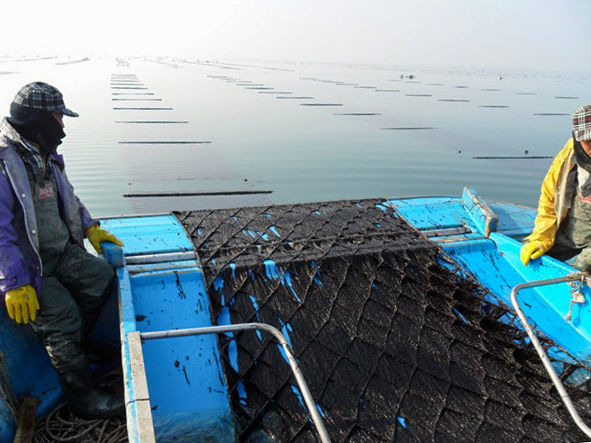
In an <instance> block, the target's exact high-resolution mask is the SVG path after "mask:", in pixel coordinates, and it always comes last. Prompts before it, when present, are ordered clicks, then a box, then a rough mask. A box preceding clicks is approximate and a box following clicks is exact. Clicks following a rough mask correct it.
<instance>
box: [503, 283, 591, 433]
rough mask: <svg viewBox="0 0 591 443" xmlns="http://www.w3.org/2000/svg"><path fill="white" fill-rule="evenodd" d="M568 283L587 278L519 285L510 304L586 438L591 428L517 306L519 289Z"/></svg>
mask: <svg viewBox="0 0 591 443" xmlns="http://www.w3.org/2000/svg"><path fill="white" fill-rule="evenodd" d="M569 281H580V282H582V283H583V284H586V283H587V276H585V275H583V274H574V275H569V276H567V277H561V278H550V279H547V280H538V281H533V282H524V283H520V284H518V285H517V286H515V287H514V288H513V289H512V290H511V303H513V307H514V308H515V311H516V312H517V315H518V316H519V319H520V320H521V323H523V326H524V328H525V331H526V332H527V335H529V338H530V339H531V342H532V344H533V345H534V348H536V351H537V352H538V355H539V356H540V359H541V360H542V363H543V364H544V367H545V368H546V372H548V375H550V378H551V379H552V383H554V386H555V387H556V390H557V391H558V394H559V395H560V398H561V399H562V402H563V403H564V405H565V406H566V409H567V410H568V412H569V413H570V415H571V417H572V418H573V420H574V422H575V423H576V425H577V426H578V427H579V429H581V431H583V432H584V433H585V434H586V435H587V437H591V428H589V427H588V426H587V425H586V424H585V422H583V420H582V419H581V417H580V416H579V414H578V412H577V410H576V409H575V406H574V405H573V402H572V400H571V398H570V396H569V395H568V393H567V392H566V389H565V388H564V385H563V384H562V381H561V380H560V377H558V375H557V374H556V371H555V370H554V368H553V367H552V363H551V362H550V358H549V357H548V354H546V351H545V350H544V348H543V347H542V345H541V344H540V341H539V340H538V337H537V336H536V334H535V333H534V331H533V329H532V327H531V326H530V324H529V323H528V321H527V319H526V317H525V314H524V313H523V311H522V310H521V307H520V306H519V302H518V301H517V293H518V292H519V291H520V290H521V289H525V288H532V287H537V286H546V285H553V284H556V283H564V282H569Z"/></svg>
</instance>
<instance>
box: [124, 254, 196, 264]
mask: <svg viewBox="0 0 591 443" xmlns="http://www.w3.org/2000/svg"><path fill="white" fill-rule="evenodd" d="M196 259H197V255H196V254H195V251H183V252H163V253H160V254H138V255H127V256H125V264H128V265H145V264H152V263H166V262H169V261H184V260H196Z"/></svg>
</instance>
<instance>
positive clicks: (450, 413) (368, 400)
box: [175, 200, 591, 442]
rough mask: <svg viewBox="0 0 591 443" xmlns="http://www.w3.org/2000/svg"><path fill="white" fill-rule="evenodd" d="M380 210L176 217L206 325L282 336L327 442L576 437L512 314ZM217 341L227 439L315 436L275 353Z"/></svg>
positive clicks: (254, 338)
mask: <svg viewBox="0 0 591 443" xmlns="http://www.w3.org/2000/svg"><path fill="white" fill-rule="evenodd" d="M383 201H384V200H362V201H338V202H326V203H307V204H296V205H284V206H271V207H266V208H242V209H229V210H216V211H189V212H178V213H175V215H176V216H177V218H178V219H179V220H180V222H181V223H182V224H183V225H184V227H185V229H186V231H187V232H188V233H189V235H190V237H191V239H192V241H193V244H194V245H195V248H196V250H197V253H198V255H199V259H200V261H201V265H202V267H203V271H204V276H205V280H206V284H207V288H208V294H209V296H210V300H211V310H212V316H213V318H214V321H216V319H219V318H220V316H224V315H225V314H227V313H228V312H229V315H230V318H231V321H232V323H240V322H263V323H268V324H271V325H273V326H275V327H277V328H279V329H282V330H283V331H284V332H286V333H287V335H288V336H289V339H290V341H291V345H292V348H293V350H294V353H295V355H296V358H297V359H298V362H299V364H300V366H301V368H302V372H303V375H304V377H305V379H306V381H307V383H308V385H309V387H310V390H311V392H312V396H313V398H314V399H315V401H316V402H317V403H318V405H319V407H320V409H321V411H322V413H323V415H324V416H325V418H324V420H325V424H326V427H327V430H328V432H329V434H330V436H331V438H332V439H333V441H392V440H396V441H435V440H437V441H475V440H477V441H523V440H531V441H577V440H578V441H580V440H582V439H584V435H583V434H581V433H580V432H579V431H578V429H577V428H576V426H575V425H574V423H573V422H572V420H571V419H570V416H568V414H567V412H566V410H565V408H564V407H563V405H562V402H561V401H560V399H559V397H558V395H557V394H556V391H555V390H554V388H553V386H552V384H551V382H550V380H549V378H548V376H547V374H546V372H545V370H544V368H543V366H542V364H541V362H540V361H539V358H538V356H537V354H535V351H534V350H533V349H532V348H531V347H529V346H526V345H525V342H524V338H525V333H524V332H523V331H521V330H519V329H518V328H517V327H516V326H515V325H514V323H513V322H514V316H513V314H512V313H511V312H510V311H509V310H508V309H506V308H504V307H502V306H497V305H495V304H492V303H489V302H488V301H486V300H485V297H491V296H492V295H491V294H490V293H488V292H487V291H486V290H485V289H483V288H482V287H481V286H480V285H478V284H477V283H476V282H474V281H473V280H471V279H470V278H460V277H458V273H457V271H458V268H457V265H455V264H454V263H453V262H452V261H451V259H449V257H447V256H446V255H445V254H444V253H443V251H442V250H441V249H439V248H438V247H437V245H435V244H434V243H432V242H430V241H429V240H427V239H426V238H424V237H423V236H421V235H420V234H419V233H418V232H417V231H416V230H415V229H414V228H412V227H411V226H409V225H408V224H407V223H406V222H405V221H404V220H403V219H401V218H399V217H397V216H396V215H394V214H393V211H392V209H390V208H387V207H385V206H383V205H382V204H381V202H383ZM266 260H272V261H273V262H274V263H275V264H276V267H273V266H272V265H271V263H270V262H268V261H266ZM442 260H443V262H442ZM445 261H447V262H448V263H445ZM501 318H503V321H501V320H500V319H501ZM507 319H509V320H507ZM219 337H220V340H219V344H220V349H221V355H222V359H223V362H224V371H225V374H226V377H227V381H228V387H229V391H230V395H231V400H232V407H233V410H234V412H235V414H236V418H237V421H238V424H239V427H238V429H239V430H238V432H239V435H238V438H239V439H240V440H242V441H244V440H247V441H248V440H256V439H257V438H260V436H261V435H271V436H273V438H275V439H276V441H282V442H283V441H316V439H317V437H316V433H315V430H314V427H313V425H312V422H311V420H310V416H309V414H308V412H307V410H306V408H305V407H304V405H303V402H302V401H301V400H300V397H299V396H298V394H299V390H298V389H297V388H296V387H297V384H296V382H295V379H294V378H293V376H292V374H291V371H290V369H289V367H288V365H287V363H286V361H285V360H284V357H283V356H282V354H281V352H280V350H279V348H278V345H277V343H276V342H275V341H274V340H273V339H271V338H270V337H269V336H267V335H264V333H263V334H262V335H260V336H259V335H257V334H256V333H254V332H244V333H240V334H238V335H237V336H235V337H234V339H232V338H231V337H227V336H219ZM236 344H237V355H238V365H237V367H234V366H235V365H234V366H233V364H232V362H231V359H230V355H232V354H234V349H235V348H236V346H235V345H236ZM549 344H551V343H549V342H548V341H545V345H546V346H548V345H549ZM576 368H577V366H576V365H565V374H570V373H571V372H572V371H573V370H574V369H576ZM572 391H573V392H572V394H573V396H574V399H575V402H576V405H577V408H578V409H579V411H580V413H581V414H582V415H583V417H584V418H587V419H588V418H589V411H590V410H591V407H590V405H589V401H588V400H587V398H586V397H587V396H586V394H585V393H584V392H582V391H576V390H572ZM245 393H246V396H245ZM245 397H246V398H245Z"/></svg>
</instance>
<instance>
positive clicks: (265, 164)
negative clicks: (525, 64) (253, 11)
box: [0, 57, 591, 215]
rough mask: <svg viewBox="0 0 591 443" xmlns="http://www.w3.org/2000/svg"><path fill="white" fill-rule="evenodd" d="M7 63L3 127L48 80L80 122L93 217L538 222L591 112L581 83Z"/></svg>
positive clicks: (72, 140)
mask: <svg viewBox="0 0 591 443" xmlns="http://www.w3.org/2000/svg"><path fill="white" fill-rule="evenodd" d="M0 63H1V65H0V67H1V68H2V69H1V70H0V74H2V75H1V76H0V82H2V88H0V101H1V103H4V106H5V108H4V109H5V112H8V107H9V104H10V101H11V100H12V98H13V96H14V94H15V93H16V91H17V90H18V89H19V88H20V87H21V86H22V85H23V84H24V83H27V82H30V81H38V80H42V81H46V82H49V83H52V84H54V85H55V86H57V87H58V88H60V89H61V90H62V92H63V93H64V96H65V100H66V104H67V105H68V107H70V108H71V109H73V110H75V111H77V112H79V113H80V118H77V119H72V118H69V119H66V133H67V134H68V136H67V137H66V139H65V141H64V144H63V145H62V146H61V147H60V150H61V152H62V153H63V154H64V155H65V157H66V162H67V171H68V174H69V176H70V179H71V181H72V182H73V183H74V186H75V187H76V190H77V193H78V195H79V196H80V197H81V199H82V200H83V201H84V202H85V203H86V205H87V206H88V207H89V208H90V210H91V211H92V212H93V214H95V215H116V214H124V213H153V212H167V211H169V210H173V209H197V208H216V207H233V206H243V205H266V204H272V203H287V202H297V201H312V200H333V199H350V198H365V197H384V198H393V197H399V196H412V195H458V194H459V193H460V192H461V190H462V188H463V186H465V185H470V186H473V187H475V188H476V189H477V190H478V192H479V193H480V194H482V195H483V196H484V197H485V198H491V199H500V200H507V201H513V202H516V203H522V204H526V205H530V206H534V205H535V204H536V201H537V198H538V193H539V189H540V185H541V181H542V179H543V176H544V174H545V171H546V170H547V168H548V166H549V165H550V162H551V159H552V157H553V156H554V155H555V154H556V153H557V152H558V150H559V149H560V148H561V147H562V146H563V144H564V142H565V141H566V140H567V138H568V137H569V134H570V115H571V114H572V112H573V111H574V109H576V108H577V107H578V106H581V105H584V104H588V103H591V94H590V92H591V86H589V85H590V82H589V76H586V75H583V74H574V73H548V72H537V73H536V72H504V73H503V75H502V80H500V79H499V73H498V72H487V71H485V70H459V69H421V70H413V71H412V74H411V70H410V69H408V68H404V69H402V68H400V69H395V68H387V67H384V66H374V67H372V66H357V65H336V64H331V65H329V64H282V63H274V64H271V63H265V64H264V65H260V64H255V63H218V62H207V61H199V60H169V59H130V60H124V59H117V60H115V59H111V58H90V59H89V58H86V57H84V58H77V59H67V58H47V57H45V58H43V59H39V60H34V59H15V58H9V57H2V58H1V59H0ZM411 75H412V77H411ZM398 77H400V79H399V78H398ZM393 82H396V83H393ZM392 86H394V88H392ZM153 105H155V106H153ZM336 111H338V112H336ZM268 191H272V192H271V193H267V192H268Z"/></svg>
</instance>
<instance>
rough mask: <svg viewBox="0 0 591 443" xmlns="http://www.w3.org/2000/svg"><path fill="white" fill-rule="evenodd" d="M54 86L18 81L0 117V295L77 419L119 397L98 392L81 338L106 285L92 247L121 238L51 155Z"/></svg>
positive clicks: (109, 277) (59, 105)
mask: <svg viewBox="0 0 591 443" xmlns="http://www.w3.org/2000/svg"><path fill="white" fill-rule="evenodd" d="M64 115H67V116H70V117H78V114H76V113H75V112H73V111H71V110H69V109H68V108H66V107H65V105H64V101H63V98H62V94H61V93H60V91H58V90H57V89H56V88H54V87H53V86H51V85H48V84H46V83H42V82H35V83H30V84H28V85H25V86H24V87H23V88H22V89H21V90H20V91H19V92H18V93H17V95H16V97H15V98H14V101H13V102H12V104H11V105H10V117H7V118H5V119H3V120H2V121H1V122H0V172H1V173H0V294H2V295H4V300H5V303H6V309H7V311H8V315H9V316H10V318H11V319H13V320H15V321H16V322H17V323H21V322H22V323H25V324H30V325H31V327H32V328H33V330H34V331H35V332H36V333H37V335H38V336H39V337H40V338H41V340H42V341H43V344H44V345H45V348H46V350H47V352H48V354H49V356H50V358H51V362H52V364H53V366H54V367H55V369H56V370H57V372H58V375H59V381H60V384H61V386H62V390H63V392H64V394H65V396H66V399H67V401H68V403H69V407H70V410H71V411H72V412H73V413H74V414H76V415H79V416H81V417H85V418H94V417H110V416H116V415H121V414H122V413H123V412H124V400H123V398H122V397H121V398H120V397H117V396H114V395H111V394H108V393H106V392H103V391H101V390H99V389H98V388H97V387H96V386H95V384H94V382H93V380H92V374H91V372H90V367H89V364H88V360H87V357H86V355H85V353H84V352H83V349H82V346H83V343H84V339H85V338H86V336H87V334H88V332H89V331H90V329H91V328H92V326H93V325H94V322H95V321H96V319H97V317H98V314H99V311H100V309H101V307H102V306H103V304H104V302H105V300H106V298H107V297H108V296H109V295H110V294H112V293H113V291H114V290H116V278H115V273H114V271H113V268H112V267H111V266H110V265H109V264H108V263H107V262H105V261H104V260H102V259H100V258H97V257H95V256H93V255H91V254H89V253H88V252H86V250H85V249H84V237H87V238H88V239H89V240H90V242H91V243H92V245H93V247H94V248H95V249H96V250H97V252H99V253H100V252H101V246H100V243H101V242H102V241H108V242H113V243H116V244H118V245H120V246H122V244H121V242H120V241H119V240H118V239H117V238H116V237H115V236H114V235H113V234H110V233H109V232H107V231H105V230H103V229H100V228H99V223H98V221H97V220H94V219H92V218H91V216H90V214H89V213H88V211H87V209H86V208H85V207H84V205H83V204H82V203H81V202H80V200H79V199H78V197H76V195H75V194H74V188H73V187H72V185H71V184H70V182H69V181H68V178H67V176H66V173H65V170H64V161H63V157H62V156H61V155H59V154H57V153H56V150H57V148H58V146H59V145H60V144H61V143H62V139H63V138H64V137H65V135H66V134H65V133H64V130H63V128H64V123H63V121H62V118H63V116H64Z"/></svg>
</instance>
